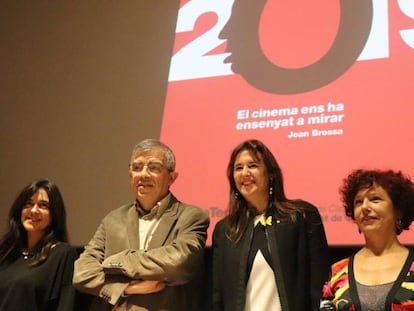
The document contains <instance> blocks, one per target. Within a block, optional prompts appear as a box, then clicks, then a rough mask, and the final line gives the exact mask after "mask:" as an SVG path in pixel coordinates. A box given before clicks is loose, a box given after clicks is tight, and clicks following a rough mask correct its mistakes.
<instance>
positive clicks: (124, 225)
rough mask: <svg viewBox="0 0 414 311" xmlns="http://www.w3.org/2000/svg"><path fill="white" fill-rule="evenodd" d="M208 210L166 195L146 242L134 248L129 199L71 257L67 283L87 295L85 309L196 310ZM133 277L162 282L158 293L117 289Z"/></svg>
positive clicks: (133, 214) (133, 213) (135, 232)
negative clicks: (90, 298) (88, 301)
mask: <svg viewBox="0 0 414 311" xmlns="http://www.w3.org/2000/svg"><path fill="white" fill-rule="evenodd" d="M208 226H209V217H208V213H207V211H205V210H202V209H200V208H198V207H195V206H191V205H187V204H184V203H181V202H179V201H178V200H177V199H176V198H175V197H174V196H172V195H171V200H170V203H169V206H168V207H167V209H166V210H165V212H164V214H163V215H162V217H161V219H160V222H159V224H158V226H157V228H156V230H155V231H154V235H153V237H152V239H151V241H150V243H149V245H148V250H140V249H139V233H138V232H139V230H138V229H139V228H138V227H139V222H138V215H137V211H136V208H135V205H134V203H130V204H127V205H124V206H121V207H120V208H118V209H116V210H113V211H112V212H110V213H109V214H108V215H107V216H106V217H105V218H104V219H103V220H102V222H101V224H100V226H99V227H98V229H97V231H96V233H95V235H94V237H93V238H92V239H91V240H90V242H89V243H88V244H87V245H86V246H85V250H84V252H83V253H82V254H81V255H80V257H79V259H78V260H77V261H76V262H75V269H74V274H73V285H74V286H75V287H76V288H77V289H78V290H80V291H82V292H85V293H89V294H92V295H94V296H96V297H99V298H94V301H93V302H92V306H91V310H99V311H104V310H114V306H115V309H117V308H119V309H128V310H151V311H152V310H180V311H183V310H191V311H193V310H201V309H202V306H200V304H201V300H200V299H201V295H202V288H201V287H200V286H199V285H201V284H198V283H199V281H200V277H201V275H202V268H203V256H204V247H205V241H206V238H207V228H208ZM133 279H142V280H158V281H163V282H165V283H166V284H167V286H166V287H165V288H164V289H163V290H162V291H161V292H159V293H154V294H146V295H130V296H126V297H123V296H122V294H123V292H124V289H125V288H126V287H127V285H128V283H129V282H130V281H131V280H133Z"/></svg>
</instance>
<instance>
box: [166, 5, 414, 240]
mask: <svg viewBox="0 0 414 311" xmlns="http://www.w3.org/2000/svg"><path fill="white" fill-rule="evenodd" d="M413 75H414V5H413V2H412V0H400V1H387V0H340V1H332V0H315V1H305V0H289V1H281V0H269V1H266V0H190V1H188V0H182V1H181V3H180V9H179V12H178V19H177V25H176V36H175V43H174V49H173V55H172V57H171V64H170V71H169V82H168V90H167V96H166V103H165V110H164V115H163V123H162V130H161V139H162V140H164V141H165V142H167V143H168V144H169V145H170V146H171V147H172V148H173V149H174V151H175V152H176V155H177V161H178V163H177V170H178V172H179V174H180V175H179V178H178V180H177V181H176V184H175V185H174V186H173V187H174V188H173V191H174V193H176V194H177V196H178V197H179V198H181V199H182V200H185V201H187V202H190V203H193V204H196V205H199V206H201V207H203V208H205V209H207V210H209V213H210V217H211V225H210V229H209V240H208V243H211V233H212V230H213V228H214V226H215V224H216V222H217V221H218V220H219V219H221V218H222V217H223V216H224V215H225V213H226V209H227V202H228V195H229V194H228V192H229V188H228V182H227V179H226V173H225V171H226V166H227V162H228V160H229V157H230V152H231V150H232V149H233V148H234V147H235V146H236V145H237V144H238V143H240V142H241V141H243V140H245V139H250V138H257V139H260V140H262V141H263V142H264V143H266V144H267V145H268V146H269V147H270V148H271V150H272V151H273V153H274V154H275V156H276V158H277V160H278V162H279V164H280V165H281V167H282V170H283V174H284V178H285V185H286V192H287V194H288V196H289V197H290V198H302V199H304V200H307V201H310V202H312V203H313V204H314V205H316V206H317V207H318V208H319V211H320V213H321V216H322V219H323V221H324V225H325V228H326V233H327V237H328V242H329V244H330V245H338V246H339V245H358V244H361V243H362V242H363V240H362V237H361V236H360V235H359V233H358V231H357V228H356V226H355V225H354V224H352V223H351V222H350V220H349V219H347V218H345V216H344V210H343V208H342V205H341V202H340V199H339V195H338V188H339V186H340V184H341V181H342V179H343V178H344V177H345V176H346V175H347V174H348V173H349V172H350V171H351V170H353V169H356V168H361V167H363V168H382V169H386V168H391V169H397V170H402V171H403V172H405V173H406V174H408V175H410V176H412V177H413V178H414V168H413V159H414V143H413V134H414V122H412V118H413V117H414V77H413ZM412 230H413V229H412ZM412 230H411V232H404V233H403V234H402V235H401V241H402V242H403V243H407V244H414V233H413V232H412Z"/></svg>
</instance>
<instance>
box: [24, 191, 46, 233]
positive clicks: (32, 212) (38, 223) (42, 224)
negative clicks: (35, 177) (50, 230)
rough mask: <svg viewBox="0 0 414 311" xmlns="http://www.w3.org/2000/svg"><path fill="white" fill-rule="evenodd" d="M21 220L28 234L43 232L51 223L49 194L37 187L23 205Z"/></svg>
mask: <svg viewBox="0 0 414 311" xmlns="http://www.w3.org/2000/svg"><path fill="white" fill-rule="evenodd" d="M21 222H22V225H23V227H24V228H25V229H26V231H27V233H28V234H39V233H40V234H43V233H44V232H45V230H46V228H47V227H48V226H49V225H50V223H51V217H50V210H49V196H48V194H47V192H46V191H45V190H44V189H39V190H38V191H37V192H36V193H35V194H33V195H32V196H31V198H30V199H29V200H28V201H27V202H26V204H25V205H24V207H23V209H22V212H21Z"/></svg>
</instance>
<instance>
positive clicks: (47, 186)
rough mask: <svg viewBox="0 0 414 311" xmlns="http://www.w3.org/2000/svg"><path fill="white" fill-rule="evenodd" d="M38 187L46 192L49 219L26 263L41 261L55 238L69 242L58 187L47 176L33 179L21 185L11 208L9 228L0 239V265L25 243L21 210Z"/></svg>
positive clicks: (6, 261) (24, 245)
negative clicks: (31, 255) (24, 185)
mask: <svg viewBox="0 0 414 311" xmlns="http://www.w3.org/2000/svg"><path fill="white" fill-rule="evenodd" d="M39 189H44V190H45V191H46V193H47V194H48V196H49V210H50V216H51V223H50V225H49V226H48V228H47V230H46V232H45V233H44V235H43V237H42V238H41V239H40V241H39V242H38V243H37V245H36V247H35V249H34V253H33V258H32V259H31V260H30V261H28V263H29V265H31V266H38V265H40V264H42V263H43V262H44V261H45V260H46V259H47V257H48V256H49V253H50V251H51V249H52V248H53V247H54V245H56V244H57V243H58V242H68V234H67V228H66V211H65V205H64V202H63V198H62V195H61V193H60V191H59V188H58V187H57V185H56V184H54V183H52V182H51V181H49V180H48V179H37V180H34V181H33V182H32V183H30V184H29V185H27V186H26V187H24V188H23V190H22V191H21V192H20V193H19V195H18V196H17V198H16V199H15V201H14V203H13V204H12V206H11V208H10V211H9V218H8V221H9V226H8V231H7V232H6V234H5V235H4V236H3V237H2V239H1V240H0V265H3V264H8V263H11V262H13V261H14V260H16V259H17V258H18V257H19V256H21V251H22V250H23V249H25V248H26V247H27V231H26V229H25V228H24V227H23V225H22V222H21V213H22V209H23V207H24V206H25V204H26V202H27V201H28V200H29V199H30V198H31V197H32V196H33V194H35V193H36V192H37V191H38V190H39Z"/></svg>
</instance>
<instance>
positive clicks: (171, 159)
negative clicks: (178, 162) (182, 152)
mask: <svg viewBox="0 0 414 311" xmlns="http://www.w3.org/2000/svg"><path fill="white" fill-rule="evenodd" d="M156 149H158V150H162V151H163V152H164V156H165V162H166V167H167V170H168V171H170V172H173V171H174V170H175V156H174V153H173V151H172V150H171V148H170V147H168V146H167V145H166V144H164V143H162V142H161V141H159V140H158V139H152V138H148V139H144V140H142V141H140V142H139V143H138V144H136V145H135V147H134V148H133V149H132V155H131V164H132V162H133V161H134V158H135V156H136V154H137V153H138V152H142V151H151V150H156Z"/></svg>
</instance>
